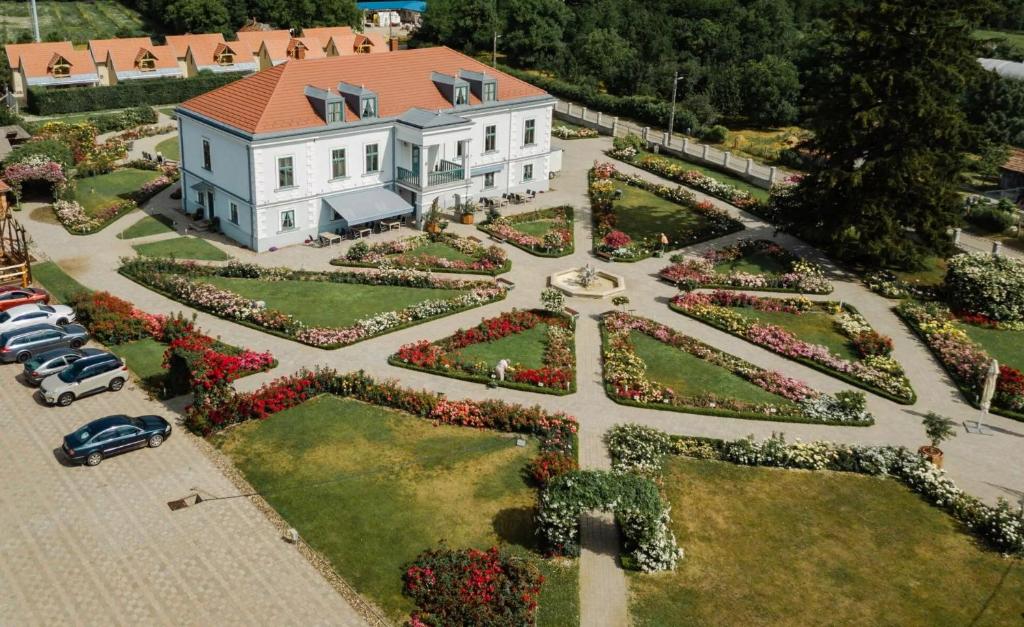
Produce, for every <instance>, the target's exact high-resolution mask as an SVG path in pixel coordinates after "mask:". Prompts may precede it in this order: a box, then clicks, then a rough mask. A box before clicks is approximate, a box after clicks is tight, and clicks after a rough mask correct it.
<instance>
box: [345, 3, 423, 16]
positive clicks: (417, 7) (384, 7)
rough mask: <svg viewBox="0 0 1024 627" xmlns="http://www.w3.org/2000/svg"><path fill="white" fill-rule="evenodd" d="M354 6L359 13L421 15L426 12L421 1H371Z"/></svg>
mask: <svg viewBox="0 0 1024 627" xmlns="http://www.w3.org/2000/svg"><path fill="white" fill-rule="evenodd" d="M356 6H357V7H359V10H360V11H401V10H405V11H415V12H416V13H423V12H424V11H426V10H427V3H426V2H424V1H423V0H394V1H389V0H371V1H368V2H357V3H356Z"/></svg>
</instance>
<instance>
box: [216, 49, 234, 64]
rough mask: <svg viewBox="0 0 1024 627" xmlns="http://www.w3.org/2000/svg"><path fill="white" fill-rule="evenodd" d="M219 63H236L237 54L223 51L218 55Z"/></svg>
mask: <svg viewBox="0 0 1024 627" xmlns="http://www.w3.org/2000/svg"><path fill="white" fill-rule="evenodd" d="M217 63H218V64H220V65H234V64H235V55H233V54H231V53H230V52H222V53H220V54H219V55H217Z"/></svg>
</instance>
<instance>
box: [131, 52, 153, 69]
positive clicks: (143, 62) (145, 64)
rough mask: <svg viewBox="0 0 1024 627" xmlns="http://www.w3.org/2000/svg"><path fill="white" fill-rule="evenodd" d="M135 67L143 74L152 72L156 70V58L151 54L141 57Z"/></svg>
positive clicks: (147, 53)
mask: <svg viewBox="0 0 1024 627" xmlns="http://www.w3.org/2000/svg"><path fill="white" fill-rule="evenodd" d="M135 65H136V66H137V67H138V68H139V70H141V71H143V72H151V71H153V70H155V69H156V58H155V57H154V56H153V55H152V54H151V53H149V52H146V53H144V54H142V55H140V56H139V58H138V59H137V60H136V62H135Z"/></svg>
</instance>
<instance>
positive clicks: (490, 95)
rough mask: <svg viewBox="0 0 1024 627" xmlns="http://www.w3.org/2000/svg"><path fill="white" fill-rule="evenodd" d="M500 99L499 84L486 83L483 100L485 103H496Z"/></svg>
mask: <svg viewBox="0 0 1024 627" xmlns="http://www.w3.org/2000/svg"><path fill="white" fill-rule="evenodd" d="M497 99H498V84H497V83H495V82H493V81H488V82H485V83H484V91H483V98H481V100H483V101H484V102H494V101H495V100H497Z"/></svg>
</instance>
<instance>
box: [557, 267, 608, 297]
mask: <svg viewBox="0 0 1024 627" xmlns="http://www.w3.org/2000/svg"><path fill="white" fill-rule="evenodd" d="M582 271H583V268H571V269H569V270H562V271H561V272H555V273H554V274H552V275H551V276H550V277H548V283H549V284H550V285H551V287H553V288H556V289H558V290H560V291H561V292H563V293H565V294H567V295H569V296H579V297H581V298H605V297H607V296H614V295H615V294H621V293H622V292H625V291H626V279H624V278H622V277H621V276H620V275H618V274H615V273H613V272H607V271H605V270H598V271H597V276H596V277H595V278H594V282H593V283H591V284H590V285H588V286H583V285H582V284H581V283H580V280H579V277H580V273H581V272H582Z"/></svg>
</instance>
